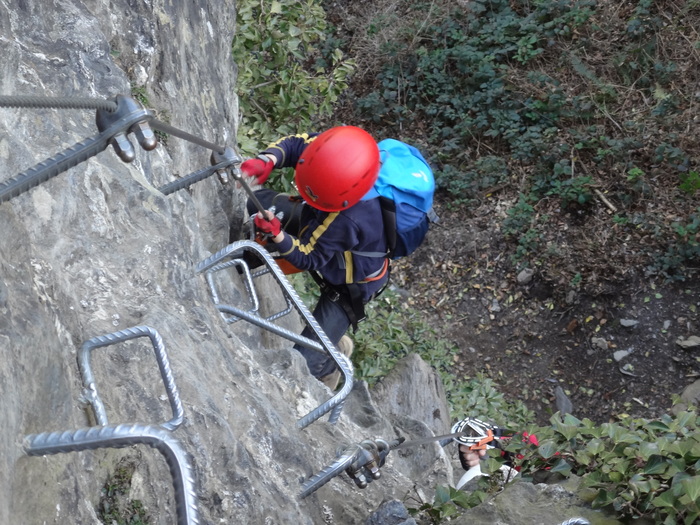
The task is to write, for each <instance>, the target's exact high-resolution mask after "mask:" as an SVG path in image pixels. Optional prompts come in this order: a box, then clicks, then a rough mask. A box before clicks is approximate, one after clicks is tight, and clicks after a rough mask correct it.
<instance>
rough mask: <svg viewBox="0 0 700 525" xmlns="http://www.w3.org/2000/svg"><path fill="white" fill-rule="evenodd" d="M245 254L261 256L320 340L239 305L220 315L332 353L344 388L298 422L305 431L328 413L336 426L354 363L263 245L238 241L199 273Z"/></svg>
mask: <svg viewBox="0 0 700 525" xmlns="http://www.w3.org/2000/svg"><path fill="white" fill-rule="evenodd" d="M245 252H254V254H255V255H257V257H258V258H259V259H260V260H261V261H262V262H263V264H264V265H265V266H266V268H265V270H263V271H266V272H269V273H270V274H271V275H272V276H273V277H274V278H275V280H276V281H277V283H278V284H279V285H280V287H281V288H282V292H283V294H284V296H285V297H286V298H288V299H289V300H290V301H291V302H292V303H293V304H294V306H295V307H296V309H297V311H298V312H299V314H300V315H301V317H302V318H303V320H304V322H305V323H306V324H307V325H308V326H309V328H311V330H312V331H313V333H314V335H315V336H316V337H317V338H318V341H314V340H312V339H309V338H307V337H303V336H301V335H299V334H296V333H294V332H292V331H290V330H287V329H285V328H283V327H281V326H278V325H276V324H275V323H273V322H271V319H270V318H265V317H261V316H260V315H258V313H257V312H252V311H246V310H242V309H240V308H236V307H235V306H231V305H224V304H217V305H216V308H217V309H218V310H219V312H224V313H228V314H233V315H235V316H236V317H239V318H241V319H244V320H246V321H248V322H250V323H252V324H254V325H256V326H259V327H260V328H264V329H266V330H269V331H270V332H272V333H274V334H276V335H279V336H281V337H284V338H286V339H288V340H290V341H293V342H295V343H298V344H302V345H304V346H306V347H307V348H311V349H313V350H319V351H326V352H328V354H330V356H331V357H332V358H333V360H334V361H335V362H336V365H337V366H338V368H339V369H340V372H341V374H342V375H343V378H344V383H343V386H342V388H341V389H340V390H339V391H338V392H337V393H336V394H335V395H334V396H333V397H332V398H331V399H329V400H328V401H326V402H325V403H323V404H321V405H320V406H318V407H317V408H315V409H314V410H312V411H311V412H309V413H308V414H307V415H305V416H304V417H302V418H301V419H300V420H299V421H298V422H297V425H298V426H299V427H300V428H305V427H307V426H308V425H310V424H311V423H313V422H314V421H316V420H317V419H320V418H321V417H322V416H323V415H324V414H325V413H326V412H331V414H330V416H329V418H328V421H329V422H330V423H333V424H335V423H336V422H337V421H338V418H339V417H340V411H341V410H342V408H343V403H344V402H345V398H347V397H348V395H350V391H351V390H352V385H353V370H352V363H351V362H350V360H349V359H348V358H347V357H345V355H343V354H342V353H341V352H340V351H339V350H338V349H337V348H336V347H335V345H334V344H333V343H332V342H331V341H330V339H328V336H327V335H326V333H325V332H324V331H323V329H322V328H321V326H320V325H319V324H318V321H316V318H315V317H314V316H313V315H312V314H311V312H310V311H309V309H308V308H307V307H306V305H305V304H304V302H303V301H302V300H301V298H300V297H299V295H298V294H297V293H296V291H295V290H294V288H293V287H292V285H291V284H290V282H289V280H288V279H287V276H286V275H284V273H283V272H282V270H281V269H280V267H279V266H278V265H277V263H276V262H275V260H274V259H273V257H272V256H271V255H270V254H269V253H268V251H267V250H266V249H265V248H264V247H263V246H261V245H260V244H258V243H256V242H253V241H237V242H234V243H233V244H229V245H228V246H226V247H225V248H224V249H222V250H220V251H219V252H217V253H215V254H214V255H212V256H211V257H208V258H207V259H205V260H203V261H201V262H200V263H199V264H198V265H197V267H196V271H197V273H206V272H209V271H213V270H214V269H215V268H219V269H223V268H225V267H226V266H225V265H224V264H222V261H224V260H226V259H245V258H244V257H243V254H244V253H245Z"/></svg>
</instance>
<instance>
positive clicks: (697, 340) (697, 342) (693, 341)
mask: <svg viewBox="0 0 700 525" xmlns="http://www.w3.org/2000/svg"><path fill="white" fill-rule="evenodd" d="M676 344H677V345H678V346H680V347H681V348H685V349H688V348H696V347H698V346H700V337H698V336H697V335H691V336H690V337H688V338H687V339H683V338H680V337H679V338H678V339H676Z"/></svg>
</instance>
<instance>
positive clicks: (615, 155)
mask: <svg viewBox="0 0 700 525" xmlns="http://www.w3.org/2000/svg"><path fill="white" fill-rule="evenodd" d="M691 13H693V9H692V6H690V5H688V6H685V5H683V6H681V5H678V6H674V7H662V6H661V5H660V4H659V3H658V2H653V1H651V0H644V1H643V2H631V1H628V0H625V1H623V2H621V3H611V2H595V1H592V0H591V1H589V0H577V1H570V0H544V1H537V2H532V1H524V0H515V1H513V0H488V1H487V0H473V1H470V2H454V1H448V0H436V1H432V2H425V1H422V0H411V1H409V2H404V3H395V2H388V1H382V0H380V1H379V2H376V3H375V4H373V6H372V9H366V10H362V9H357V10H355V11H352V10H351V14H352V15H354V16H348V17H347V18H346V19H345V20H344V21H343V23H344V24H345V27H343V28H340V30H341V31H344V33H342V34H344V35H347V36H348V38H347V39H346V40H345V41H344V44H343V45H344V49H345V50H346V51H347V53H348V54H349V55H351V56H354V57H357V59H358V60H361V62H362V66H363V67H362V70H363V72H362V73H358V75H357V76H356V77H354V79H353V80H352V82H351V89H352V91H350V97H349V100H351V101H354V104H353V105H352V107H348V106H347V105H346V106H343V108H342V110H341V113H340V114H342V115H343V117H344V118H345V119H346V120H347V119H352V120H353V122H355V123H356V124H359V125H362V123H364V125H365V126H366V127H368V128H369V129H371V130H372V131H373V132H374V133H375V134H376V135H382V136H400V135H403V136H406V137H407V138H410V139H412V140H413V141H415V142H420V143H421V144H425V148H424V151H425V153H426V154H427V156H428V158H429V160H430V162H431V164H432V165H433V167H434V169H435V172H436V178H437V183H438V188H439V190H440V191H441V196H444V197H445V201H447V204H448V205H451V206H453V207H457V206H463V205H465V204H469V205H473V204H483V203H484V201H485V197H486V196H487V195H488V193H489V190H490V189H491V188H492V187H498V188H499V191H503V192H507V193H508V195H507V197H506V198H507V199H512V197H513V195H514V194H523V195H524V196H526V198H527V203H528V204H530V205H531V206H535V204H536V203H538V202H542V203H543V204H542V205H541V206H540V207H539V208H538V212H539V213H532V215H531V218H532V221H530V222H529V223H528V224H527V226H526V225H525V223H524V222H523V221H521V220H520V219H519V216H521V215H522V212H523V206H522V205H521V203H520V202H519V203H518V204H517V205H516V207H518V208H519V209H516V210H514V211H513V213H512V214H511V213H509V218H508V219H507V221H506V224H505V227H504V229H503V231H504V233H506V236H507V240H508V241H509V242H510V250H511V253H509V255H510V257H509V260H511V261H512V262H513V263H514V264H515V265H519V264H520V263H521V262H522V261H523V260H524V259H528V258H532V256H533V254H535V253H537V252H538V251H539V250H540V249H541V247H542V246H546V245H548V244H551V243H553V242H558V241H561V240H562V239H554V238H553V237H554V235H553V229H552V228H551V223H550V224H548V223H547V222H546V220H545V217H546V212H545V211H544V208H549V209H550V210H556V211H557V212H561V213H562V214H565V213H566V212H568V211H571V210H574V209H575V210H576V211H577V215H576V219H577V220H578V221H579V223H578V224H576V227H570V228H568V229H566V230H565V232H564V233H562V232H561V231H560V236H564V237H566V242H567V244H568V245H569V246H577V248H579V249H587V248H588V247H587V246H584V245H583V243H581V242H580V241H579V240H578V238H580V237H586V235H583V236H581V235H580V231H579V230H580V228H579V226H582V225H583V223H585V221H587V220H589V219H592V222H595V224H596V227H602V228H605V227H606V226H604V221H600V220H598V219H599V218H600V215H596V213H595V211H596V207H597V206H596V205H597V204H600V202H601V201H600V200H598V199H596V198H595V195H596V193H595V190H599V191H601V192H602V193H604V194H605V195H606V197H607V198H608V201H609V202H610V203H611V204H612V208H610V210H611V211H612V213H613V214H615V215H616V216H617V217H618V218H619V219H624V218H628V219H630V220H632V217H631V215H635V216H637V217H638V218H639V219H640V220H641V222H643V223H645V224H648V225H649V231H652V232H654V231H659V232H662V231H663V232H668V231H669V229H671V228H672V226H671V224H669V222H668V221H667V220H665V216H668V215H669V214H663V213H658V211H659V210H658V205H659V202H663V203H664V204H665V205H668V206H669V207H670V208H672V209H674V210H676V209H677V210H682V211H683V213H685V214H687V213H688V212H689V211H692V209H694V208H692V206H693V203H692V198H693V197H694V196H695V195H697V190H698V189H700V177H698V176H697V169H693V168H694V167H695V166H696V165H697V163H698V159H697V155H695V156H694V157H693V155H692V154H691V152H696V151H698V147H700V143H699V140H700V139H698V135H697V134H696V133H693V132H692V130H690V129H689V128H688V127H687V124H688V122H690V120H689V116H690V118H691V119H692V115H695V114H697V105H694V104H692V100H693V99H694V98H693V97H694V93H695V91H696V86H697V78H696V77H697V75H696V74H695V73H693V72H696V71H697V67H696V64H695V62H696V61H697V60H696V59H697V50H696V48H697V46H694V45H693V43H694V42H695V40H697V36H696V34H695V33H694V32H693V30H691V29H690V27H691V26H693V24H694V25H697V23H696V22H697V21H698V17H697V13H696V14H695V15H694V16H692V17H691V16H690V15H691ZM368 28H369V29H368ZM681 48H682V49H683V50H684V51H683V52H680V51H679V52H674V53H669V52H668V50H669V49H675V50H680V49H681ZM353 97H354V98H353ZM635 170H640V174H639V176H626V175H629V174H630V173H631V174H634V173H636V171H635ZM676 188H677V189H678V190H680V192H681V195H680V197H678V198H676V196H675V195H669V192H673V191H674V190H675V189H676ZM652 199H653V200H654V201H656V202H657V204H656V206H657V207H656V208H654V209H653V210H651V208H650V209H647V206H648V204H649V202H650V201H651V200H652ZM606 205H607V204H606ZM548 211H549V210H548ZM628 214H629V215H630V217H626V215H628ZM619 219H618V221H619ZM596 220H598V222H596ZM636 220H637V219H636V218H635V219H634V221H636ZM516 222H517V223H519V224H517V225H516V224H515V223H516ZM618 224H620V223H619V222H618ZM635 224H636V222H635ZM643 229H644V230H646V227H645V228H640V229H636V230H635V229H633V228H630V229H628V230H627V234H628V235H629V236H630V241H633V240H634V239H640V240H641V238H640V236H641V235H644V233H643V232H642V230H643ZM647 233H648V232H647ZM587 237H588V238H595V232H594V233H593V235H590V236H587ZM668 239H673V237H664V236H663V235H653V240H654V246H652V247H650V246H648V245H644V246H643V248H640V249H638V250H636V252H635V253H634V254H633V255H634V258H635V260H637V261H643V262H641V263H640V264H636V266H637V267H639V268H644V267H645V266H647V265H649V264H652V262H651V261H650V258H652V257H653V254H655V253H665V252H667V251H670V252H673V251H674V248H673V247H672V246H670V244H669V243H668ZM628 245H630V243H629V242H628ZM630 246H631V245H630ZM590 248H591V250H592V253H586V252H582V253H580V256H581V257H582V258H583V259H586V260H593V259H594V258H597V257H598V255H597V254H596V253H595V250H596V247H595V243H590ZM676 255H678V254H676ZM566 256H567V254H566V253H562V254H558V255H557V254H553V255H552V256H551V261H550V263H551V265H552V266H557V267H558V269H554V270H551V271H550V269H549V267H548V265H547V264H544V265H543V266H542V267H541V275H542V276H543V277H545V278H547V276H548V274H552V278H554V275H556V276H557V277H556V278H557V280H561V279H560V277H562V278H564V279H566V278H567V277H568V278H573V275H569V276H562V275H560V274H561V273H562V272H568V271H573V270H568V269H567V268H573V266H572V265H570V264H568V262H569V261H566V260H562V257H566ZM669 257H671V259H670V260H669V261H668V263H669V264H670V265H674V264H675V265H676V267H677V268H678V269H680V268H681V266H678V264H676V263H675V262H674V260H676V259H674V257H675V255H673V254H670V255H669ZM680 257H684V256H682V255H681V256H680ZM621 264H623V262H622V261H614V260H613V259H611V260H610V266H616V267H617V266H620V265H621ZM683 269H684V271H690V267H689V266H688V265H685V266H683ZM586 277H587V276H584V280H586Z"/></svg>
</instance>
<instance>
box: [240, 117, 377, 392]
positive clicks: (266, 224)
mask: <svg viewBox="0 0 700 525" xmlns="http://www.w3.org/2000/svg"><path fill="white" fill-rule="evenodd" d="M285 167H294V168H295V177H294V181H295V184H296V188H297V190H298V192H299V193H300V195H301V197H296V196H289V195H287V194H282V193H278V192H276V191H273V190H270V189H260V190H257V191H256V192H255V196H256V197H257V198H258V200H259V202H260V203H261V204H262V205H263V207H265V208H266V211H265V214H264V215H263V213H261V212H259V211H258V210H257V209H256V208H255V205H254V204H253V203H252V202H251V201H250V200H249V202H248V205H247V208H248V213H249V214H250V215H253V214H255V217H254V223H255V226H256V228H257V230H258V231H259V232H263V233H264V234H266V235H267V236H268V238H269V240H270V241H271V242H272V243H274V247H275V248H276V250H277V252H278V253H279V254H280V255H281V256H282V257H283V258H284V259H285V260H287V261H288V262H289V263H291V264H292V265H293V266H295V267H296V268H298V269H299V270H301V271H309V272H310V273H311V274H312V275H313V276H314V279H315V280H316V282H317V283H318V284H319V287H320V289H321V296H320V298H319V300H318V302H317V304H316V306H315V308H314V311H313V315H314V317H315V319H316V320H317V321H318V323H319V325H320V326H321V328H322V329H323V331H324V332H325V333H326V335H327V336H328V338H329V339H330V340H331V342H332V343H333V344H335V345H337V346H338V349H339V350H340V351H341V352H342V353H343V354H345V355H346V356H348V357H349V356H350V355H351V354H352V349H353V345H352V340H351V339H350V338H349V337H348V336H347V335H345V333H346V331H347V329H348V328H349V327H350V326H351V325H352V326H353V327H354V328H357V323H358V322H360V321H361V320H362V319H364V316H365V314H364V306H365V305H366V304H367V303H368V302H369V301H370V300H372V299H373V298H375V297H376V296H377V295H378V294H379V293H381V291H382V290H383V289H384V287H385V285H386V284H387V282H388V279H389V271H388V268H389V261H388V259H387V258H386V257H382V256H380V257H378V256H377V254H384V253H386V251H387V243H386V236H385V234H384V229H383V227H382V224H383V222H382V212H381V208H380V204H379V198H378V195H377V194H376V192H374V190H373V189H372V188H373V186H374V183H375V181H376V180H377V176H378V173H379V168H380V158H379V148H378V147H377V143H376V142H375V141H374V139H373V138H372V137H371V136H370V135H369V133H367V132H366V131H364V130H362V129H360V128H357V127H354V126H340V127H335V128H331V129H329V130H327V131H325V132H323V133H321V134H318V133H313V134H301V135H292V136H287V137H283V138H281V139H280V140H278V141H277V142H275V143H273V144H272V145H270V146H269V147H268V148H267V149H265V150H264V151H262V152H261V153H260V154H259V155H258V156H257V158H253V159H249V160H247V161H245V162H244V163H243V164H242V165H241V171H242V172H243V173H244V174H245V175H247V176H249V177H255V180H256V182H257V183H258V184H263V183H264V182H265V181H266V180H267V179H268V177H269V175H270V173H271V172H272V170H273V169H274V168H285ZM302 335H304V336H305V337H313V331H312V330H311V329H310V328H309V327H306V328H305V329H304V331H303V332H302ZM294 348H295V349H296V350H298V351H299V352H300V353H301V354H302V355H303V356H304V358H305V359H306V362H307V365H308V367H309V370H310V371H311V373H312V374H313V375H314V377H316V378H317V379H319V380H320V381H322V382H323V383H324V384H326V385H327V386H328V387H329V388H330V389H331V390H335V388H337V385H338V382H339V380H340V371H339V370H338V368H337V366H336V363H335V360H334V359H333V358H332V357H331V356H330V355H327V354H325V353H322V352H319V351H316V350H313V349H309V348H305V347H303V346H301V345H299V344H297V345H295V347H294Z"/></svg>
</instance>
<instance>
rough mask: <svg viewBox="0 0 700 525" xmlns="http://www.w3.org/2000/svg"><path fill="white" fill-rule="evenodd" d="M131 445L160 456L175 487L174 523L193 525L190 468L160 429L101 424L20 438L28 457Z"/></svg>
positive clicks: (194, 498) (179, 449)
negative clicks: (147, 447)
mask: <svg viewBox="0 0 700 525" xmlns="http://www.w3.org/2000/svg"><path fill="white" fill-rule="evenodd" d="M131 445H148V446H150V447H152V448H155V449H156V450H158V451H159V452H160V453H161V454H162V455H163V457H164V458H165V461H166V462H167V464H168V467H169V468H170V475H171V476H172V480H173V487H174V489H175V501H176V506H177V523H178V525H197V524H198V523H199V511H198V509H197V496H196V494H195V490H194V475H193V471H192V467H191V466H190V462H189V459H188V457H187V453H186V452H185V450H184V449H183V448H182V445H180V443H179V441H178V440H177V439H175V438H174V437H173V436H172V434H171V433H170V432H169V431H167V430H165V429H163V428H159V427H154V426H150V425H139V424H131V425H117V426H103V427H91V428H84V429H80V430H75V431H66V432H45V433H43V434H33V435H30V436H27V437H26V438H25V439H24V451H25V453H26V454H27V455H29V456H44V455H51V454H60V453H64V452H80V451H83V450H95V449H98V448H124V447H128V446H131Z"/></svg>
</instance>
